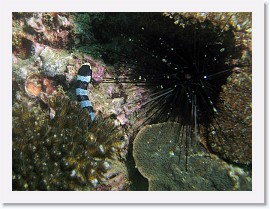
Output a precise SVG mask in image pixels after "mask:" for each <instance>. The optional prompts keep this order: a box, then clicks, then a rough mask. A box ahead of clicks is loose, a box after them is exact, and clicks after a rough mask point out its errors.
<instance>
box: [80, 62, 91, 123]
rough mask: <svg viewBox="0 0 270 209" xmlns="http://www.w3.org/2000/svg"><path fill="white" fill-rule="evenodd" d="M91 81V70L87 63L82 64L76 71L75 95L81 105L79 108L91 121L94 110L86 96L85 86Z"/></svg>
mask: <svg viewBox="0 0 270 209" xmlns="http://www.w3.org/2000/svg"><path fill="white" fill-rule="evenodd" d="M91 80H92V69H91V65H90V64H89V63H84V64H83V65H82V66H81V68H80V69H79V71H78V75H77V84H76V95H77V100H78V102H80V103H81V107H82V108H85V109H87V110H88V112H89V115H90V117H91V120H92V121H93V120H94V118H95V114H94V109H93V106H92V103H91V102H90V100H89V97H88V95H87V86H88V84H89V83H90V82H91Z"/></svg>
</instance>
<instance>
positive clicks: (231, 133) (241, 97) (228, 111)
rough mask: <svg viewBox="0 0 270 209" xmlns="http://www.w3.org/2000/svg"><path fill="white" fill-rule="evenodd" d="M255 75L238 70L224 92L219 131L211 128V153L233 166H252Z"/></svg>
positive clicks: (218, 116) (249, 71)
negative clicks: (236, 164) (238, 164)
mask: <svg viewBox="0 0 270 209" xmlns="http://www.w3.org/2000/svg"><path fill="white" fill-rule="evenodd" d="M251 92H252V75H251V69H240V68H239V69H236V70H235V71H234V73H233V74H232V75H231V76H230V77H229V78H228V81H227V84H226V85H224V86H223V88H222V92H221V95H220V97H221V102H220V104H219V109H220V113H218V114H217V118H216V120H218V121H222V122H221V123H220V124H219V126H220V127H219V128H218V129H210V134H209V137H208V141H207V143H208V145H209V147H210V149H211V150H212V152H214V153H216V154H217V155H219V156H220V157H221V158H223V159H226V160H227V161H231V162H234V163H241V164H246V165H251V164H252V93H251Z"/></svg>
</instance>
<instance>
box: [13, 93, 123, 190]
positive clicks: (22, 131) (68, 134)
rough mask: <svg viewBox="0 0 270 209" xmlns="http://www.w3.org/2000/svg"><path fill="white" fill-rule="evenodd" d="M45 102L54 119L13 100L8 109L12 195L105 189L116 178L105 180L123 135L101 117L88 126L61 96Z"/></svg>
mask: <svg viewBox="0 0 270 209" xmlns="http://www.w3.org/2000/svg"><path fill="white" fill-rule="evenodd" d="M49 103H50V106H51V107H53V108H54V109H55V110H56V115H55V117H54V118H53V119H50V118H49V117H48V115H47V114H45V113H44V112H43V110H42V109H41V108H40V107H39V106H37V107H29V106H28V104H27V103H25V102H18V101H17V102H16V103H15V105H14V106H13V128H12V132H13V146H12V150H13V152H12V156H13V164H12V165H13V168H12V173H13V175H12V176H13V177H12V178H13V184H12V185H13V190H95V189H96V188H97V187H98V186H102V185H106V181H107V180H108V179H109V178H111V177H113V176H115V174H111V175H109V176H106V178H105V177H104V175H105V174H106V173H107V171H109V170H110V169H111V168H112V166H113V165H114V161H115V160H117V159H118V157H119V154H120V152H121V148H120V147H119V146H120V145H119V143H120V144H121V138H122V133H121V132H120V131H119V130H117V129H116V128H115V127H114V125H113V124H112V123H110V121H108V120H104V119H102V118H101V117H100V118H96V119H95V121H94V122H91V120H90V118H89V115H88V113H87V112H86V111H85V110H83V109H81V108H80V107H79V105H78V104H77V102H73V101H70V100H69V99H68V98H66V97H57V98H56V97H51V99H50V101H49ZM114 169H115V170H116V171H117V168H114ZM107 178H108V179H107ZM120 184H122V183H120Z"/></svg>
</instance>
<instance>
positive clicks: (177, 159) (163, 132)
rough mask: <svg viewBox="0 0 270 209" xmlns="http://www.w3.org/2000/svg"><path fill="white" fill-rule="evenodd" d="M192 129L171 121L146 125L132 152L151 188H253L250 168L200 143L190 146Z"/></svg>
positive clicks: (139, 134) (178, 189)
mask: <svg viewBox="0 0 270 209" xmlns="http://www.w3.org/2000/svg"><path fill="white" fill-rule="evenodd" d="M189 130H190V129H189V128H188V127H184V126H180V124H178V123H171V122H168V123H161V124H155V125H147V126H145V127H144V128H142V129H141V131H140V132H139V133H138V135H137V136H136V138H135V141H134V149H133V156H134V159H135V163H136V167H137V168H138V170H139V171H140V172H141V174H142V175H143V176H144V177H146V178H147V179H148V181H149V190H175V191H191V190H193V191H194V190H195V191H196V190H197V191H198V190H199V191H202V190H203V191H211V190H218V191H226V190H251V174H250V173H249V172H248V171H245V170H244V169H242V168H240V167H237V166H232V165H229V164H227V163H226V162H224V161H222V160H221V159H219V158H217V157H216V156H213V155H210V154H208V153H207V152H206V151H205V150H204V148H203V147H202V146H201V145H200V144H197V145H192V146H190V144H189V141H190V138H189V137H190V136H189V134H187V135H186V133H188V132H189ZM186 142H188V146H186ZM185 148H187V151H188V153H187V155H186V153H185ZM186 160H187V161H186ZM186 163H187V164H186ZM186 165H187V170H186Z"/></svg>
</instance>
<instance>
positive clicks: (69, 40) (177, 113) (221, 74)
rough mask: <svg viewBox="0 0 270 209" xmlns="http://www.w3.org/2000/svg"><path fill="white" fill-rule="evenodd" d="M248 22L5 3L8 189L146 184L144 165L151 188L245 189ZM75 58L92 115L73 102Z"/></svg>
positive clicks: (239, 16)
mask: <svg viewBox="0 0 270 209" xmlns="http://www.w3.org/2000/svg"><path fill="white" fill-rule="evenodd" d="M251 23H252V15H251V13H231V12H223V13H216V12H213V13H211V12H210V13H208V12H190V13H189V12H187V13H181V12H166V13H85V12H81V13H68V12H67V13H65V12H45V13H23V12H19V13H16V12H15V13H13V16H12V64H13V65H12V84H13V85H12V104H13V107H12V111H13V124H12V137H13V140H12V142H13V146H12V149H13V151H12V156H13V170H12V172H13V175H12V176H13V190H98V191H107V190H114V191H117V190H139V189H141V188H143V189H144V190H146V189H147V188H146V187H147V185H146V183H145V182H146V180H145V179H144V178H143V177H142V176H141V174H142V175H143V176H144V177H146V178H147V179H148V181H149V190H250V189H251V173H252V158H251V156H252V155H251V153H252V140H251V139H252V95H251V90H252V82H251V81H252V69H251V66H252V65H251V57H252V24H251ZM83 63H89V64H90V65H91V69H92V80H91V82H90V83H89V85H88V86H87V88H84V90H85V91H84V95H85V96H86V95H87V98H89V100H90V101H91V104H92V106H93V109H94V111H95V119H94V120H93V121H91V119H90V117H89V114H88V112H87V110H83V109H82V108H81V107H80V104H79V103H78V102H77V101H76V94H75V92H76V80H77V75H78V72H79V69H80V68H81V67H82V64H83ZM149 125H152V126H149ZM168 126H170V128H169V127H168ZM140 130H141V131H140ZM139 131H140V132H139ZM137 134H138V135H137ZM136 135H137V136H136ZM175 137H176V138H175ZM133 141H134V146H133ZM132 153H133V155H134V159H135V164H136V166H137V168H138V170H139V171H140V172H141V174H139V172H138V170H136V168H135V164H134V159H133V156H132ZM179 156H180V158H179ZM179 159H180V161H179ZM166 169H167V171H169V172H167V173H166ZM211 169H212V170H213V171H214V174H215V175H212V174H211V175H210V170H211ZM208 175H209V177H208ZM139 179H140V180H141V181H140V180H139Z"/></svg>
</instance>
